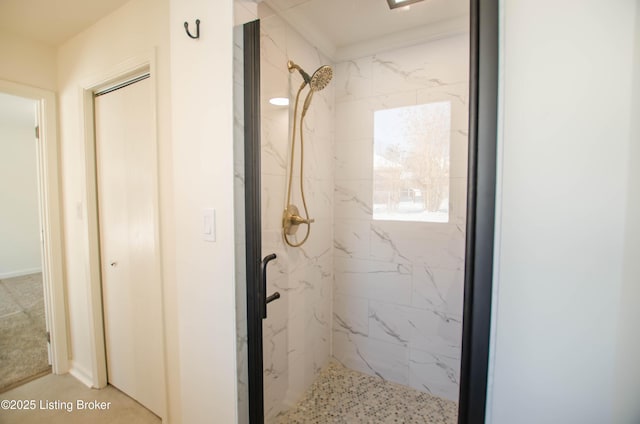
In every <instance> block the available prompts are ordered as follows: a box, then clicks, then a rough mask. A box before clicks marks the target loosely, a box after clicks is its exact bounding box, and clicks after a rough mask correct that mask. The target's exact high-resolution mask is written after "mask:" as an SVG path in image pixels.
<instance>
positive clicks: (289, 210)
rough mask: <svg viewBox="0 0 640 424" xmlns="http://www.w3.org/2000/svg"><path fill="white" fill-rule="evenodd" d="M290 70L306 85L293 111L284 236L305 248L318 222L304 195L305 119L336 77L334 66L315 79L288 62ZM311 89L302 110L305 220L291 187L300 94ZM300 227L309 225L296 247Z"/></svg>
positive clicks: (301, 142)
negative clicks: (317, 95)
mask: <svg viewBox="0 0 640 424" xmlns="http://www.w3.org/2000/svg"><path fill="white" fill-rule="evenodd" d="M287 68H288V69H289V72H293V71H295V70H297V71H298V72H299V73H300V75H301V76H302V79H303V82H302V84H301V85H300V88H298V92H297V93H296V100H295V104H294V107H293V129H292V131H291V134H292V135H291V162H290V164H289V179H288V183H287V200H286V203H285V209H284V212H283V214H282V236H283V238H284V241H285V242H286V243H287V244H288V245H289V246H291V247H299V246H302V245H303V244H304V243H305V242H306V241H307V239H308V238H309V235H310V234H311V223H312V222H314V219H312V218H309V209H308V208H307V201H306V198H305V195H304V186H303V184H304V125H303V123H304V118H305V116H306V114H307V111H308V110H309V106H310V105H311V99H313V94H314V93H315V92H316V91H320V90H322V89H324V88H325V87H326V86H327V85H329V82H331V78H332V77H333V69H332V68H331V66H328V65H323V66H321V67H319V68H318V69H317V70H316V71H315V72H314V73H313V75H311V76H309V74H308V73H306V72H305V71H304V69H302V68H301V67H300V66H299V65H297V64H295V63H294V62H292V61H291V60H290V61H288V62H287ZM307 85H308V86H309V92H308V93H307V97H306V98H305V100H304V104H303V107H302V113H301V114H300V197H301V198H302V206H303V208H304V215H305V217H304V218H303V217H302V216H301V215H300V211H299V209H298V207H297V206H296V205H293V204H291V186H292V182H293V165H294V163H293V162H294V159H293V158H294V152H295V146H296V126H297V119H298V103H299V100H300V93H301V92H302V90H303V89H304V88H305V87H306V86H307ZM300 224H306V225H307V232H306V234H305V236H304V238H303V239H302V241H300V242H298V243H294V242H292V241H291V240H289V236H292V235H294V234H296V232H297V231H298V227H299V226H300Z"/></svg>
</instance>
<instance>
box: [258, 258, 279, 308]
mask: <svg viewBox="0 0 640 424" xmlns="http://www.w3.org/2000/svg"><path fill="white" fill-rule="evenodd" d="M275 258H277V256H276V254H275V253H272V254H270V255H267V256H265V257H264V259H263V260H262V294H261V296H260V297H261V299H264V302H263V303H262V319H265V318H266V317H267V303H270V302H273V301H274V300H276V299H280V293H278V292H275V293H274V294H272V295H271V296H268V297H267V265H269V262H271V261H272V260H274V259H275Z"/></svg>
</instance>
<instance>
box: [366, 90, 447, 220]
mask: <svg viewBox="0 0 640 424" xmlns="http://www.w3.org/2000/svg"><path fill="white" fill-rule="evenodd" d="M450 138H451V102H448V101H445V102H435V103H427V104H422V105H416V106H406V107H399V108H394V109H384V110H378V111H375V113H374V140H373V144H374V155H373V219H376V220H389V221H422V222H448V221H449V165H450V158H449V152H450V144H451V142H450Z"/></svg>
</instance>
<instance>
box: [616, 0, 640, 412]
mask: <svg viewBox="0 0 640 424" xmlns="http://www.w3.org/2000/svg"><path fill="white" fill-rule="evenodd" d="M634 39H635V52H634V64H633V78H634V80H633V88H632V91H631V93H632V96H633V98H632V104H631V116H632V119H631V143H630V144H629V150H628V152H627V158H628V165H627V166H628V170H629V173H628V178H627V211H626V217H625V221H626V222H625V245H624V248H625V255H624V267H623V273H622V275H623V283H622V284H623V285H622V294H621V296H620V309H619V312H618V322H619V325H618V346H617V352H616V380H615V388H616V391H615V393H614V419H613V421H614V422H616V423H623V424H632V423H637V422H640V403H639V402H638V398H639V397H640V366H638V358H640V336H639V332H638V323H640V308H639V307H638V299H640V278H639V277H638V276H640V261H638V258H640V220H638V217H640V183H639V182H640V119H638V117H640V2H636V28H635V37H634Z"/></svg>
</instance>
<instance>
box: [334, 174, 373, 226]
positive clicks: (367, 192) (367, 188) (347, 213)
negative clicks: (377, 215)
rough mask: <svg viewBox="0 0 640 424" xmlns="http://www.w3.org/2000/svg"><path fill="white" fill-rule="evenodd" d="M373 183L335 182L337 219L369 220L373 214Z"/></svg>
mask: <svg viewBox="0 0 640 424" xmlns="http://www.w3.org/2000/svg"><path fill="white" fill-rule="evenodd" d="M372 192H373V181H371V180H336V181H335V195H334V204H335V219H336V220H337V219H342V218H347V219H368V220H370V219H371V217H372V214H373V199H372V194H371V193H372Z"/></svg>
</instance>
